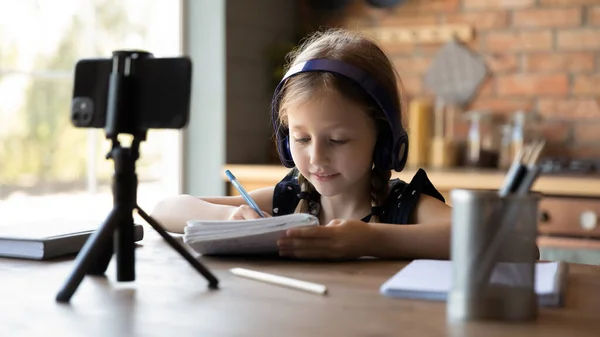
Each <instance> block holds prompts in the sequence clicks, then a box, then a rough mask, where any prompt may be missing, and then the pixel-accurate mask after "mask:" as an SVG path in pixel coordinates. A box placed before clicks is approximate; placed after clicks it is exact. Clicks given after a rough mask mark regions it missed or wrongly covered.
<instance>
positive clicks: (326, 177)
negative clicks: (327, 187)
mask: <svg viewBox="0 0 600 337" xmlns="http://www.w3.org/2000/svg"><path fill="white" fill-rule="evenodd" d="M312 175H313V176H314V177H315V178H317V180H319V181H328V180H332V179H335V178H336V177H337V176H339V175H340V174H339V173H313V174H312Z"/></svg>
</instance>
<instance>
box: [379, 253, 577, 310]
mask: <svg viewBox="0 0 600 337" xmlns="http://www.w3.org/2000/svg"><path fill="white" fill-rule="evenodd" d="M509 264H510V263H506V264H502V263H499V264H498V266H497V267H496V269H495V270H494V272H493V273H492V276H491V279H490V282H491V283H502V284H509V283H510V282H514V276H515V275H514V268H512V275H511V274H510V273H511V266H510V265H509ZM567 274H568V265H567V264H566V263H565V262H562V261H560V262H542V261H538V262H536V265H535V286H534V287H535V292H536V294H537V298H538V305H540V306H548V307H557V306H561V305H562V302H563V294H564V289H565V285H566V282H567ZM517 276H518V275H517ZM451 288H452V261H446V260H444V261H442V260H413V261H411V262H410V263H409V264H407V265H406V266H405V267H404V268H402V269H401V270H400V271H399V272H397V273H396V274H395V275H394V276H392V277H391V278H390V279H388V280H387V281H386V282H384V283H383V284H382V285H381V287H380V289H379V290H380V293H381V294H382V295H385V296H390V297H400V298H409V299H424V300H433V301H445V300H446V299H447V294H448V292H449V291H450V289H451Z"/></svg>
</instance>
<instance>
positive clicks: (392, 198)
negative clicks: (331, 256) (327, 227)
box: [272, 168, 445, 224]
mask: <svg viewBox="0 0 600 337" xmlns="http://www.w3.org/2000/svg"><path fill="white" fill-rule="evenodd" d="M389 184H390V192H389V195H388V197H387V198H386V200H385V202H384V204H383V205H382V206H380V207H373V208H372V210H371V214H369V215H367V216H366V217H365V218H363V219H362V220H363V221H369V219H370V218H371V215H373V214H375V215H378V216H379V221H380V222H382V223H389V224H408V223H409V220H410V219H411V215H412V212H413V211H414V209H415V207H416V205H417V202H418V201H419V198H420V196H421V194H423V193H425V194H427V195H429V196H432V197H434V198H436V199H438V200H440V201H442V202H445V200H444V197H443V196H442V195H441V194H440V192H438V190H437V189H436V188H435V187H434V186H433V184H432V183H431V181H430V180H429V178H428V177H427V173H425V171H424V170H423V169H419V170H418V171H417V173H416V174H415V176H414V177H413V179H412V180H411V181H410V183H408V184H407V183H406V182H404V181H402V180H400V179H392V180H390V182H389ZM302 193H306V192H302ZM300 197H304V198H305V199H307V200H309V206H308V211H309V213H311V214H313V215H316V214H318V213H319V203H318V202H316V201H315V200H318V195H312V196H311V195H308V194H305V195H302V194H301V192H300V185H299V184H298V170H297V169H296V168H293V169H292V170H291V171H290V172H289V173H288V174H287V175H286V176H285V177H284V178H283V179H282V180H281V181H280V182H279V183H277V185H275V190H274V193H273V210H272V211H273V212H272V214H273V216H281V215H287V214H291V213H294V210H295V209H296V206H297V205H298V203H299V202H300Z"/></svg>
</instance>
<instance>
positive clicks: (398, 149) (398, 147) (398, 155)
mask: <svg viewBox="0 0 600 337" xmlns="http://www.w3.org/2000/svg"><path fill="white" fill-rule="evenodd" d="M392 158H393V159H392V160H393V163H394V167H393V168H394V170H395V171H396V172H400V171H402V170H403V169H404V166H405V165H406V160H407V159H408V135H407V134H406V131H404V130H402V131H401V135H400V137H399V138H398V140H397V141H396V144H394V151H393V153H392Z"/></svg>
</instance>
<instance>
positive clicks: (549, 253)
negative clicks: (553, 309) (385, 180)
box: [223, 165, 600, 264]
mask: <svg viewBox="0 0 600 337" xmlns="http://www.w3.org/2000/svg"><path fill="white" fill-rule="evenodd" d="M225 169H228V170H231V172H233V174H234V175H235V176H236V177H237V179H238V180H239V181H240V183H241V184H242V185H243V186H244V187H245V188H246V190H248V191H252V190H255V189H258V188H263V187H267V186H274V185H275V184H276V183H277V182H278V181H280V180H281V179H282V178H283V177H284V176H285V174H286V173H287V172H289V169H287V168H285V167H283V166H279V165H226V166H225ZM416 171H417V170H416V169H414V168H406V169H405V170H404V171H402V172H394V173H393V174H392V177H393V178H400V179H402V180H404V181H410V180H411V179H412V177H413V176H414V174H415V173H416ZM425 171H426V172H427V175H428V176H429V179H430V180H431V181H432V182H433V184H434V185H435V187H436V188H437V189H438V191H440V193H441V194H442V195H443V196H444V198H445V199H446V203H447V204H449V205H451V204H452V203H451V200H450V191H451V190H452V189H456V188H465V189H498V188H500V186H501V185H502V182H503V181H504V174H505V172H502V171H499V170H475V169H467V168H457V169H445V170H439V169H437V170H436V169H425ZM223 179H224V180H225V181H227V178H226V177H225V175H224V174H223ZM228 186H229V189H228V194H229V195H237V194H238V193H237V191H236V190H235V188H233V186H231V184H229V185H228ZM533 189H534V190H535V191H537V192H541V193H543V194H544V195H546V198H543V199H542V201H541V203H540V212H542V213H548V214H549V215H550V216H549V217H548V219H546V220H544V221H542V220H540V222H539V224H538V226H539V234H540V235H539V236H538V246H539V247H540V253H541V257H542V259H546V260H564V261H568V262H574V263H586V264H600V235H599V234H600V176H594V175H579V176H576V175H572V176H567V175H556V174H552V175H546V176H541V177H540V178H539V179H538V180H537V181H536V183H535V185H534V186H533ZM590 211H592V212H593V213H594V214H597V218H598V223H597V224H596V223H594V224H593V226H591V227H590V226H589V224H588V226H582V225H581V223H580V221H581V220H580V219H581V214H583V212H590ZM590 236H594V237H593V238H592V237H590Z"/></svg>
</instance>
